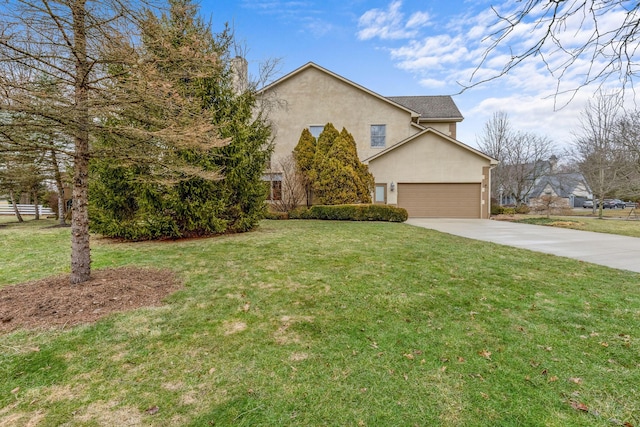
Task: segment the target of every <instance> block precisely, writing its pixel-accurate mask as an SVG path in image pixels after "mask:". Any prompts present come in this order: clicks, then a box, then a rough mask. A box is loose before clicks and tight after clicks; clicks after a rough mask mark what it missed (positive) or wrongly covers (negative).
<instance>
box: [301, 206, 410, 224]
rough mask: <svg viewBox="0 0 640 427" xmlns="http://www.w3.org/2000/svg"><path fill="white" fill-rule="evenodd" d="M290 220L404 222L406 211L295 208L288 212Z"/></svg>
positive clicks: (388, 209)
mask: <svg viewBox="0 0 640 427" xmlns="http://www.w3.org/2000/svg"><path fill="white" fill-rule="evenodd" d="M289 218H291V219H327V220H339V221H389V222H404V221H406V220H407V218H408V214H407V211H406V210H405V209H402V208H398V207H395V206H389V205H375V204H358V205H331V206H328V205H315V206H311V207H310V208H297V209H294V210H293V211H291V212H289Z"/></svg>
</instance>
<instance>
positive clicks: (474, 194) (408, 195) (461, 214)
mask: <svg viewBox="0 0 640 427" xmlns="http://www.w3.org/2000/svg"><path fill="white" fill-rule="evenodd" d="M398 206H399V207H401V208H405V209H406V210H407V212H408V213H409V216H411V217H432V218H434V217H436V218H437V217H440V218H480V184H479V183H478V184H398Z"/></svg>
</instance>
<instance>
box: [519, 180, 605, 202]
mask: <svg viewBox="0 0 640 427" xmlns="http://www.w3.org/2000/svg"><path fill="white" fill-rule="evenodd" d="M543 196H553V197H558V198H560V199H562V200H563V204H564V205H565V206H566V207H568V208H578V207H582V204H583V203H584V202H585V200H588V199H592V198H593V196H592V194H591V190H590V189H589V185H587V183H586V181H585V179H584V176H583V175H582V174H581V173H579V172H559V173H550V174H549V175H545V176H542V177H541V178H540V179H539V180H538V182H537V183H536V186H535V187H534V188H533V190H531V194H530V196H529V203H530V204H536V200H537V199H539V198H540V197H543Z"/></svg>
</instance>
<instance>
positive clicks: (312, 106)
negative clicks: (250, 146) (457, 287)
mask: <svg viewBox="0 0 640 427" xmlns="http://www.w3.org/2000/svg"><path fill="white" fill-rule="evenodd" d="M260 95H261V96H262V99H263V101H264V102H270V103H272V104H271V105H277V108H274V109H272V110H271V111H270V113H269V117H270V120H271V122H272V124H273V129H274V136H275V140H274V143H275V147H274V154H273V157H272V161H271V164H270V168H271V169H270V170H269V171H268V175H269V176H270V177H271V179H272V183H273V185H274V186H275V187H276V188H275V189H274V190H275V191H274V192H273V193H277V190H278V189H279V188H280V182H279V180H281V179H282V170H281V169H280V166H279V165H280V164H281V163H282V159H285V158H287V157H288V156H290V155H291V153H292V151H293V149H294V147H295V146H296V144H297V143H298V140H299V138H300V134H301V133H302V130H303V129H305V128H309V130H310V131H311V133H312V134H313V135H314V136H316V137H317V136H318V135H319V134H320V132H321V131H322V129H323V127H324V125H325V124H326V123H329V122H330V123H333V125H334V126H335V127H336V128H337V129H338V130H341V129H342V128H343V127H344V128H346V129H347V130H348V131H349V132H350V133H351V134H352V135H353V137H354V138H355V140H356V143H357V144H358V155H359V157H360V160H361V161H363V162H364V163H366V164H368V166H369V171H370V172H371V173H372V174H373V176H374V177H375V190H374V194H373V196H374V197H373V199H374V201H375V202H376V203H386V204H389V205H397V206H400V207H402V208H405V209H407V211H408V212H409V215H410V216H412V217H460V218H488V217H489V213H490V206H489V203H490V197H489V188H490V184H491V182H490V179H491V178H490V176H491V173H490V170H491V168H492V167H493V166H494V165H496V164H497V161H496V160H495V159H492V158H491V157H489V156H487V155H485V154H483V153H481V152H479V151H478V150H475V149H473V148H471V147H469V146H467V145H465V144H463V143H462V142H460V141H458V140H457V139H456V126H457V123H459V122H461V121H462V120H463V117H462V115H461V114H460V111H459V110H458V108H457V107H456V105H455V104H454V102H453V100H452V99H451V97H449V96H401V97H389V98H387V97H384V96H381V95H379V94H377V93H375V92H373V91H371V90H369V89H367V88H364V87H362V86H360V85H358V84H356V83H353V82H351V81H349V80H347V79H345V78H344V77H341V76H339V75H337V74H335V73H333V72H331V71H329V70H326V69H324V68H322V67H320V66H318V65H316V64H314V63H311V62H310V63H308V64H306V65H304V66H302V67H300V68H298V69H297V70H295V71H293V72H291V73H289V74H287V75H286V76H284V77H282V78H280V79H279V80H277V81H275V82H274V83H272V84H270V85H268V86H266V87H265V88H263V89H262V90H261V91H260ZM273 193H272V194H273Z"/></svg>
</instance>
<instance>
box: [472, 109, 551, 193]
mask: <svg viewBox="0 0 640 427" xmlns="http://www.w3.org/2000/svg"><path fill="white" fill-rule="evenodd" d="M478 147H479V148H480V150H481V151H484V152H485V153H486V154H488V155H490V156H491V157H493V158H495V159H496V160H498V162H499V163H498V166H497V167H496V168H495V169H494V170H493V175H492V184H493V186H492V196H493V197H495V198H502V196H503V195H504V196H505V197H508V198H509V199H512V200H514V201H515V203H516V204H517V205H521V204H523V203H524V202H525V201H526V200H527V198H528V196H529V194H530V193H531V190H532V189H533V188H534V186H535V185H536V183H537V181H538V179H539V178H540V177H541V176H543V175H544V174H547V173H549V170H548V167H547V166H548V165H547V162H546V161H547V159H549V157H551V155H552V154H553V144H552V142H551V140H549V139H548V138H546V137H543V136H539V135H536V134H533V133H530V132H521V131H514V130H513V129H512V128H511V124H510V123H509V117H508V116H507V114H506V113H504V112H497V113H494V115H493V117H492V118H491V119H490V120H489V121H488V122H487V123H485V127H484V133H483V134H482V135H481V137H480V139H479V141H478Z"/></svg>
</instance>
